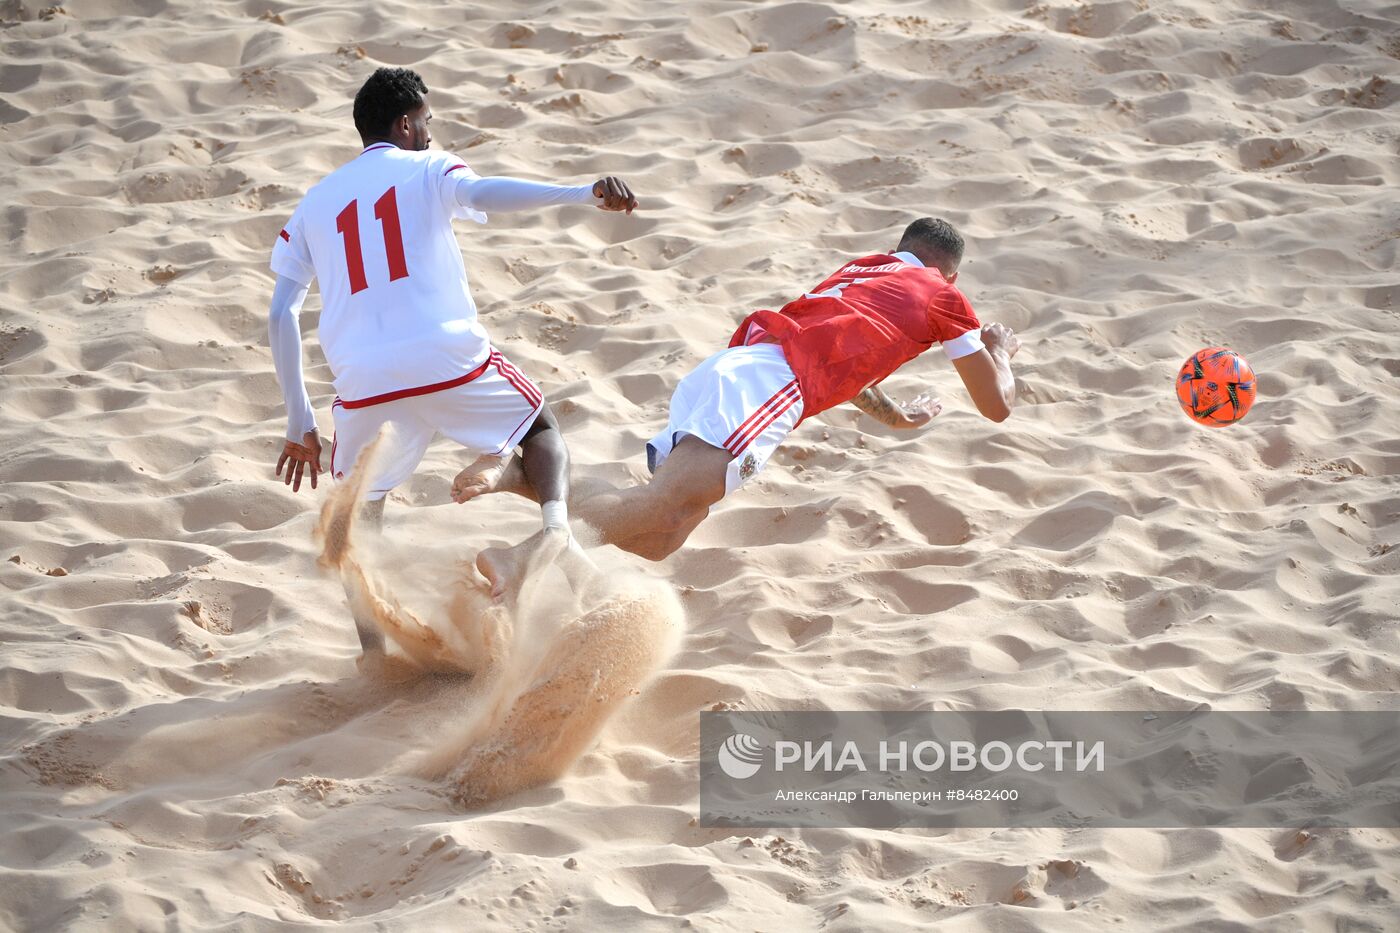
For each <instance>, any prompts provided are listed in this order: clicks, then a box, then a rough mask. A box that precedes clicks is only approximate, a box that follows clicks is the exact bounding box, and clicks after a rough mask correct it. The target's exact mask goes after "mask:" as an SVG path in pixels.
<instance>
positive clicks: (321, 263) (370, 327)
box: [269, 68, 637, 653]
mask: <svg viewBox="0 0 1400 933" xmlns="http://www.w3.org/2000/svg"><path fill="white" fill-rule="evenodd" d="M427 92H428V89H427V86H426V85H425V84H424V83H423V79H422V78H421V77H420V76H419V75H418V74H417V73H416V72H413V71H409V70H408V69H404V68H380V69H379V70H377V71H376V72H375V73H374V74H373V75H372V76H370V78H369V80H367V81H366V82H365V84H364V86H363V87H361V88H360V90H359V92H358V93H357V94H356V95H355V107H354V118H355V127H356V129H357V130H359V133H360V137H361V139H362V141H363V143H364V146H365V148H364V151H363V152H361V153H360V155H358V156H357V157H356V158H354V159H352V160H351V161H350V162H348V163H346V164H345V165H343V166H341V167H340V168H338V169H336V170H335V171H334V172H332V173H331V174H329V175H327V176H326V177H325V178H324V179H323V180H322V181H321V182H320V183H319V184H317V185H316V186H315V187H313V188H312V189H311V190H310V191H309V192H307V194H306V197H305V198H303V199H302V202H301V204H300V205H298V206H297V209H296V211H295V212H294V213H293V214H292V217H291V219H290V220H289V221H288V222H287V225H286V227H284V228H283V229H282V230H281V231H280V232H279V233H278V235H277V240H276V242H275V243H274V245H273V251H272V270H273V271H274V272H275V273H277V284H276V286H275V288H274V290H273V299H272V308H271V318H270V323H269V333H270V339H271V343H272V352H273V360H274V363H275V365H276V369H277V378H278V381H279V382H280V384H281V386H282V393H283V397H284V400H285V402H286V405H287V435H286V443H285V445H284V446H283V450H282V453H281V456H280V457H279V458H278V460H277V475H278V476H283V468H284V467H286V472H285V482H286V483H288V484H290V485H291V486H292V488H293V490H299V489H300V488H301V481H302V478H303V476H304V475H306V476H308V477H309V479H310V482H311V486H312V488H315V486H316V482H317V478H318V475H319V474H320V473H321V472H322V467H321V453H322V443H321V438H320V435H319V433H318V432H317V428H316V417H315V413H314V412H313V410H312V408H311V401H310V399H309V398H308V396H307V393H306V387H305V384H304V382H303V377H302V365H301V363H302V361H301V335H300V331H299V328H298V323H297V322H298V315H299V313H300V310H301V306H302V302H303V301H304V300H305V298H306V293H307V290H308V288H309V286H310V284H311V281H312V279H313V278H314V279H316V280H317V281H318V282H319V283H320V286H321V299H322V305H323V310H322V312H321V322H320V328H321V346H322V349H323V350H324V351H325V354H326V361H327V362H328V363H329V364H330V368H331V372H332V374H333V376H334V380H335V389H336V395H337V398H336V400H335V402H334V403H333V405H332V407H331V412H332V416H333V418H334V420H335V437H334V439H333V441H332V444H331V450H330V472H331V475H332V476H333V477H334V478H336V479H341V478H343V477H344V475H345V474H346V473H348V472H349V471H350V470H351V469H352V468H353V467H354V465H355V461H356V458H357V457H358V455H359V453H360V451H361V450H362V449H363V448H364V446H365V445H366V444H368V443H369V442H370V441H372V440H373V439H374V438H375V437H376V436H377V435H378V433H379V430H380V428H381V426H383V425H385V424H392V425H393V428H394V430H393V432H392V435H391V437H390V438H389V446H390V449H389V450H387V451H383V452H381V453H382V456H381V457H380V462H379V463H377V465H376V469H375V475H374V476H373V477H372V478H371V481H370V483H369V486H368V488H369V490H370V491H369V494H368V499H369V502H368V503H367V504H366V506H365V508H366V512H367V517H369V518H370V520H371V521H372V522H374V523H376V524H377V523H378V522H379V521H380V520H381V518H382V514H383V503H384V497H385V495H386V494H387V493H388V492H389V491H390V490H391V489H393V488H394V487H395V486H397V485H398V484H400V483H402V482H403V481H404V480H406V479H408V478H409V476H411V475H412V473H413V470H414V469H415V468H416V467H417V465H418V463H419V461H420V460H421V459H422V457H423V454H424V453H425V451H426V450H427V447H428V444H429V443H430V442H431V441H432V440H433V438H434V437H435V436H436V435H437V434H438V433H442V434H444V435H446V436H447V437H449V438H451V439H452V440H454V441H456V442H457V443H459V444H461V445H462V446H463V447H465V448H467V449H468V450H469V451H470V452H472V453H473V454H474V455H475V457H476V459H475V460H474V462H473V463H472V464H471V465H470V466H468V467H467V468H466V469H464V470H463V471H462V472H461V474H459V475H458V477H457V478H456V480H455V481H454V483H453V488H452V498H453V499H454V500H456V501H457V502H466V501H467V500H469V499H471V498H474V497H475V496H477V495H479V494H481V493H483V492H488V491H490V490H491V489H492V488H493V487H494V485H495V483H496V481H497V480H498V479H499V478H500V475H501V473H502V472H504V469H505V466H506V464H507V463H508V462H509V460H510V458H511V456H512V455H513V452H514V449H515V448H516V446H517V445H519V447H520V451H521V465H522V467H523V469H524V471H525V475H526V476H527V477H528V479H529V482H530V484H531V485H532V486H533V488H534V491H535V492H536V494H537V497H538V501H539V502H541V503H542V506H541V510H542V516H543V522H544V533H545V538H546V539H547V540H550V541H552V542H553V544H554V545H557V546H567V545H568V544H569V543H571V537H570V535H569V530H568V515H567V511H566V508H565V505H564V503H565V501H566V500H567V496H568V491H569V490H568V487H569V475H568V474H569V455H568V450H567V448H566V447H565V446H564V439H563V436H562V435H561V434H560V432H559V428H558V424H557V422H556V421H555V420H554V417H553V415H552V413H550V411H549V408H548V406H547V405H546V404H545V401H544V395H543V393H542V392H540V390H539V388H538V387H537V386H535V384H534V383H532V382H531V381H530V380H529V379H528V378H526V377H525V376H524V375H523V374H522V373H521V372H520V371H519V370H518V369H516V368H515V367H514V366H513V365H511V363H510V361H509V360H508V359H507V358H506V357H505V356H504V355H503V354H502V353H501V352H500V351H499V350H497V349H495V348H494V347H493V346H492V345H491V342H490V339H489V338H488V337H487V335H486V332H485V330H483V329H482V326H481V324H480V322H479V321H478V320H477V312H476V305H475V303H474V302H473V301H472V296H471V292H470V290H469V288H468V284H467V273H466V268H465V266H464V265H463V263H462V254H461V251H460V250H459V249H458V247H457V241H456V238H455V236H454V234H453V231H452V221H453V220H454V219H458V218H466V219H470V220H473V221H476V222H477V223H485V222H486V219H487V213H488V212H495V211H516V210H528V209H531V208H538V207H544V206H547V205H552V204H588V203H592V204H596V205H597V206H598V207H599V208H601V209H603V210H609V211H626V212H628V213H629V214H630V213H631V212H632V209H633V208H635V207H636V204H637V201H636V198H635V197H633V195H632V192H631V191H630V190H629V189H628V187H627V185H626V184H625V183H623V182H622V181H620V180H619V179H617V178H613V177H607V178H602V179H599V180H598V181H596V182H594V183H593V184H591V185H580V186H564V185H551V184H540V183H536V182H529V181H521V180H519V179H515V178H504V177H490V178H482V177H480V176H478V175H477V174H476V173H475V172H473V171H472V170H471V169H470V168H468V167H467V165H466V164H465V163H464V162H463V161H461V160H460V159H458V158H457V157H455V156H453V155H452V154H450V153H447V152H442V151H436V152H434V151H430V150H429V149H428V144H429V143H430V142H432V137H431V135H430V131H429V127H428V123H429V121H430V120H432V112H431V110H430V108H429V106H428V104H427V102H426V101H425V100H424V97H423V95H425V94H426V93H427ZM561 540H562V544H561ZM356 627H357V629H358V630H359V634H360V641H361V645H362V647H363V648H364V649H365V651H366V652H367V653H368V652H371V651H382V650H383V639H382V636H381V635H380V634H379V633H378V631H377V630H376V629H375V628H374V627H373V626H372V625H370V624H366V623H362V622H361V621H360V620H357V621H356Z"/></svg>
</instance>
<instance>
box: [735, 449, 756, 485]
mask: <svg viewBox="0 0 1400 933" xmlns="http://www.w3.org/2000/svg"><path fill="white" fill-rule="evenodd" d="M757 472H758V460H756V459H755V458H754V455H753V454H749V455H748V456H747V457H745V458H744V462H743V463H740V464H739V479H740V480H747V479H749V478H750V477H751V476H753V475H754V474H755V473H757Z"/></svg>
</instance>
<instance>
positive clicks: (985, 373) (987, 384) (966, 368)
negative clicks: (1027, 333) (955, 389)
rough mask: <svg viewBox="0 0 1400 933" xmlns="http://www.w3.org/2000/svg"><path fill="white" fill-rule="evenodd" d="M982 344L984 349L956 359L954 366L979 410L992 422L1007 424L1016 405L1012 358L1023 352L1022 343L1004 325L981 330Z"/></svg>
mask: <svg viewBox="0 0 1400 933" xmlns="http://www.w3.org/2000/svg"><path fill="white" fill-rule="evenodd" d="M982 344H983V347H984V349H981V350H978V351H977V352H976V353H973V354H970V355H968V356H963V357H959V358H958V359H956V360H953V366H954V367H955V368H956V369H957V371H958V375H959V376H961V377H962V381H963V385H965V386H967V392H968V394H969V395H971V396H972V403H973V404H974V405H976V406H977V410H978V411H980V412H981V413H982V414H983V415H984V416H985V417H987V418H990V419H991V420H993V421H1005V420H1006V419H1007V418H1009V417H1011V407H1012V406H1013V405H1015V404H1016V377H1015V376H1013V375H1012V374H1011V358H1012V357H1013V356H1015V355H1016V351H1017V350H1019V349H1021V340H1020V338H1019V337H1017V336H1016V333H1015V331H1013V330H1012V329H1011V328H1009V327H1007V326H1006V325H1004V324H988V325H986V326H985V327H983V328H982Z"/></svg>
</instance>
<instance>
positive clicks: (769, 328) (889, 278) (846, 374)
mask: <svg viewBox="0 0 1400 933" xmlns="http://www.w3.org/2000/svg"><path fill="white" fill-rule="evenodd" d="M981 332H982V325H981V324H980V323H979V322H978V320H977V315H976V314H974V313H973V311H972V305H970V304H969V303H968V301H967V299H966V298H965V297H963V294H962V292H960V291H958V290H957V289H956V288H954V287H953V286H952V285H949V284H948V282H947V280H946V279H944V278H943V274H942V273H941V272H939V271H938V270H937V269H933V268H927V267H925V266H923V265H922V264H920V263H919V260H918V259H917V258H916V257H915V256H914V255H913V254H911V253H904V252H901V253H896V254H894V255H884V254H881V255H876V256H866V257H864V258H862V259H856V260H854V261H852V262H849V263H847V264H846V265H845V266H843V267H841V269H840V270H839V271H838V272H837V273H836V274H835V275H833V276H831V277H830V278H828V279H827V280H826V281H824V282H822V283H821V284H820V285H818V286H817V287H816V289H815V290H813V291H812V292H810V293H808V294H806V295H803V296H802V297H801V298H798V299H797V300H796V301H791V302H789V303H788V304H786V305H784V306H783V308H782V309H781V310H779V311H755V312H754V313H753V314H750V315H749V316H748V317H747V318H745V319H744V320H743V322H742V323H741V324H740V325H739V329H738V330H736V331H735V332H734V336H733V337H732V338H730V341H729V345H730V346H731V347H738V346H743V345H745V344H749V343H755V342H757V341H758V340H759V339H761V338H762V337H763V336H764V334H765V333H766V334H768V335H770V336H771V337H773V338H774V339H776V340H777V341H778V343H779V344H780V345H781V346H782V348H783V354H784V355H785V356H786V357H787V361H788V365H789V366H791V367H792V372H793V375H795V376H796V377H797V384H798V386H799V387H800V388H801V389H802V406H803V410H802V418H803V420H806V419H807V418H810V417H811V416H812V415H815V414H817V413H818V412H822V411H826V410H827V409H828V408H834V407H835V406H837V405H840V404H841V403H842V402H848V401H850V400H851V399H853V398H855V397H856V396H857V395H859V394H860V393H861V391H863V390H864V389H867V388H869V387H870V386H872V385H875V384H876V383H878V382H880V381H881V380H882V379H884V378H885V377H886V376H888V375H890V373H892V372H894V371H895V370H896V369H898V368H899V367H901V366H903V365H904V364H905V363H907V362H909V361H910V360H912V359H913V358H914V357H916V356H918V355H919V354H920V353H923V352H924V351H925V350H927V349H928V348H929V347H931V346H933V345H934V344H935V343H940V344H942V345H943V348H944V350H945V351H946V352H947V354H948V357H949V359H958V358H959V357H963V356H967V355H969V354H972V353H976V352H977V351H978V350H980V349H982V339H981Z"/></svg>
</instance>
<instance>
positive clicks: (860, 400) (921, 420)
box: [851, 386, 943, 431]
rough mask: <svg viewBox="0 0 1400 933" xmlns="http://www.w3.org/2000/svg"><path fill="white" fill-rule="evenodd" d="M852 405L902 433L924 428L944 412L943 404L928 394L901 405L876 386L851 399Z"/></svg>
mask: <svg viewBox="0 0 1400 933" xmlns="http://www.w3.org/2000/svg"><path fill="white" fill-rule="evenodd" d="M851 404H852V405H854V406H856V407H857V408H859V409H860V410H861V411H863V412H865V413H866V414H867V415H869V416H870V417H872V418H874V419H875V420H876V421H878V422H880V423H881V424H886V425H889V426H890V427H892V428H895V429H897V430H902V431H907V430H912V429H914V428H921V427H923V426H924V425H926V424H928V423H929V422H930V421H932V420H933V419H934V417H935V416H936V415H937V414H938V413H939V412H940V411H942V410H943V403H942V402H941V401H939V400H938V399H936V398H933V397H932V396H930V395H929V394H928V393H927V392H925V393H923V394H921V395H918V396H916V397H915V398H914V399H913V400H912V401H909V402H905V403H903V404H900V403H899V402H896V401H895V400H894V399H892V398H890V397H889V396H888V395H886V394H885V393H884V392H882V391H881V390H880V389H878V388H876V387H875V386H871V387H870V388H868V389H866V390H864V391H863V392H861V393H860V394H859V395H857V396H856V397H855V398H853V399H851Z"/></svg>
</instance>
